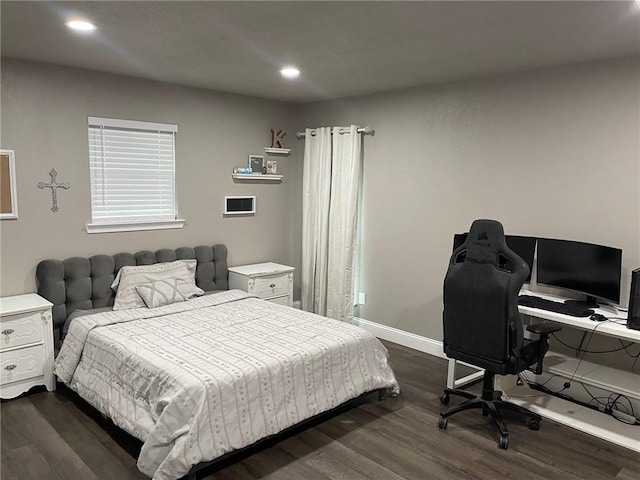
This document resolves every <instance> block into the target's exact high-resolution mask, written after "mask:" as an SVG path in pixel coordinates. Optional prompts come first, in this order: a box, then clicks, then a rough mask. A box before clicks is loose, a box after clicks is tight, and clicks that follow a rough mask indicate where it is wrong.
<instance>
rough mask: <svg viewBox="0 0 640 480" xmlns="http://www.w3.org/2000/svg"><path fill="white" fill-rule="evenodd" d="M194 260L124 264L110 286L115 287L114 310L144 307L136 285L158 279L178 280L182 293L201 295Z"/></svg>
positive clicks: (191, 295) (189, 295)
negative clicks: (134, 264) (135, 264)
mask: <svg viewBox="0 0 640 480" xmlns="http://www.w3.org/2000/svg"><path fill="white" fill-rule="evenodd" d="M195 270H196V261H195V260H176V261H175V262H168V263H155V264H153V265H138V266H125V267H122V268H121V269H120V271H119V272H118V275H117V276H116V278H115V280H114V281H113V283H112V284H111V288H114V289H115V288H117V291H116V298H115V302H114V304H113V309H114V310H126V309H128V308H140V307H144V306H145V303H144V301H143V300H142V298H141V297H140V295H139V294H138V292H137V291H136V285H141V284H146V283H152V282H155V281H158V280H171V279H178V280H180V282H179V285H180V289H181V291H182V293H184V294H185V295H187V298H191V297H193V296H196V295H202V294H203V293H204V291H203V290H201V289H200V288H198V287H196V283H195Z"/></svg>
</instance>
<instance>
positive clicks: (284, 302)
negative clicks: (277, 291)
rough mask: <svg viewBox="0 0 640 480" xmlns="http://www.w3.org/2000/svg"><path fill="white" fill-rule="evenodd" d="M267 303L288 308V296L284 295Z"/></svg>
mask: <svg viewBox="0 0 640 480" xmlns="http://www.w3.org/2000/svg"><path fill="white" fill-rule="evenodd" d="M267 302H271V303H277V304H278V305H286V306H287V307H289V306H290V305H289V295H285V296H283V297H276V298H270V299H269V300H267Z"/></svg>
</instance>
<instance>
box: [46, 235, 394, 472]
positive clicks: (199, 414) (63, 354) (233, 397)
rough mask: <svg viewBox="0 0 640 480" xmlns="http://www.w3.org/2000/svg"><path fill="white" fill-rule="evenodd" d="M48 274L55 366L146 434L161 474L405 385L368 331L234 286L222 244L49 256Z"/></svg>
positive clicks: (144, 463)
mask: <svg viewBox="0 0 640 480" xmlns="http://www.w3.org/2000/svg"><path fill="white" fill-rule="evenodd" d="M149 272H152V273H149ZM158 272H160V273H158ZM156 274H157V275H158V276H157V275H156ZM36 276H37V280H38V292H39V293H40V295H42V296H44V297H45V298H47V299H48V300H49V301H51V302H52V303H53V304H54V307H53V316H54V326H55V327H56V328H58V329H59V330H60V331H64V334H62V335H61V336H62V337H63V341H62V345H61V348H60V351H59V353H58V355H57V357H56V361H55V373H56V375H57V376H58V378H59V380H60V381H62V382H63V383H65V384H66V385H67V386H68V387H70V388H71V389H72V390H74V391H75V392H76V393H78V394H79V395H80V397H82V398H83V399H84V400H85V401H87V402H88V403H89V404H91V405H92V406H93V407H94V408H96V409H97V410H98V411H100V412H101V413H102V414H104V415H106V416H107V417H109V418H110V419H111V420H112V421H113V422H114V423H115V424H116V425H117V426H118V427H120V428H122V429H123V430H125V431H126V432H128V433H129V434H131V435H133V436H134V437H136V438H138V439H139V440H141V441H142V442H143V444H142V449H141V452H140V455H139V457H138V468H139V469H140V471H142V472H143V473H144V474H146V475H147V476H149V477H151V478H153V479H154V480H170V479H178V478H182V477H184V476H189V477H190V478H193V479H195V475H196V473H195V472H197V471H198V468H200V467H201V466H203V465H210V462H212V461H215V460H216V459H220V458H228V457H229V455H233V452H238V451H242V450H243V449H246V448H247V447H249V446H251V445H255V444H256V443H257V442H260V441H263V440H264V439H266V438H273V437H274V436H276V435H278V434H279V433H280V432H283V431H287V430H289V429H291V428H292V427H293V426H295V425H299V424H301V423H303V422H305V421H307V420H308V419H310V418H314V417H316V416H317V415H319V414H321V413H323V412H327V411H330V410H332V409H334V408H336V407H338V406H340V405H343V404H344V403H345V402H348V401H350V400H353V399H355V398H358V397H359V396H361V395H362V394H365V393H367V392H373V391H381V392H388V393H389V394H391V395H397V394H398V392H399V387H398V384H397V381H396V379H395V376H394V374H393V371H392V369H391V367H390V365H389V361H388V356H387V351H386V349H385V347H384V346H383V345H382V344H381V343H380V342H379V341H378V340H377V339H376V338H375V337H374V336H373V335H372V334H370V333H369V332H367V331H365V330H362V329H360V328H358V327H356V326H354V325H351V324H347V323H344V322H338V321H336V320H331V319H328V318H325V317H321V316H319V315H315V314H312V313H308V312H304V311H301V310H296V309H293V308H290V307H287V306H283V305H278V304H275V303H270V302H267V301H265V300H261V299H259V298H256V297H254V296H251V295H249V294H247V293H246V292H242V291H240V290H229V289H228V288H229V287H228V281H227V277H228V270H227V249H226V247H225V246H223V245H216V246H213V247H206V246H203V247H196V248H181V249H176V250H170V249H163V250H159V251H157V252H150V251H144V252H138V253H136V254H117V255H113V256H109V255H96V256H93V257H91V258H82V257H73V258H71V259H67V260H64V261H58V260H45V261H43V262H41V263H40V264H39V265H38V268H37V269H36ZM165 277H167V278H169V280H170V281H165V280H166V279H165ZM158 278H159V279H158ZM189 282H191V283H189ZM166 284H170V286H167V285H166ZM111 285H114V286H115V287H114V288H111ZM171 286H173V290H171V288H170V287H171ZM161 289H167V291H168V292H169V293H167V291H163V292H162V294H159V293H158V292H159V291H161ZM149 290H151V291H153V293H154V295H155V296H153V295H152V296H151V297H150V295H149ZM132 292H134V293H132ZM172 295H173V296H172ZM167 299H169V301H167ZM147 302H149V303H148V305H149V306H147Z"/></svg>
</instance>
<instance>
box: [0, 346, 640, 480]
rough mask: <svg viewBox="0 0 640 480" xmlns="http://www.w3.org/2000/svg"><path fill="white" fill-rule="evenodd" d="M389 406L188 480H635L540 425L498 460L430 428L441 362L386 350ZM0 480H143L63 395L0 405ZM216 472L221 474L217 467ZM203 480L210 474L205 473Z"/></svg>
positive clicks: (633, 465)
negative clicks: (391, 388) (394, 391)
mask: <svg viewBox="0 0 640 480" xmlns="http://www.w3.org/2000/svg"><path fill="white" fill-rule="evenodd" d="M385 345H386V346H387V348H388V350H389V354H390V356H391V360H392V363H393V366H394V370H395V372H396V375H397V377H398V380H399V382H400V385H401V388H402V394H401V396H400V397H399V398H389V399H387V400H384V401H381V402H378V401H376V400H375V398H374V397H372V398H371V399H370V400H366V401H362V402H359V403H358V405H357V406H355V407H354V408H352V409H349V410H347V411H344V412H342V413H339V414H336V415H335V416H333V417H332V418H330V419H328V420H326V421H324V422H322V423H320V424H318V425H316V426H311V427H310V428H308V429H306V430H304V431H301V432H299V433H296V434H295V435H292V436H290V437H289V438H287V439H284V440H282V441H280V442H278V443H275V444H270V446H266V447H265V448H263V449H261V450H258V451H257V452H254V453H252V452H249V453H248V454H247V456H246V458H244V459H242V460H240V461H237V462H235V463H231V464H228V466H225V467H224V468H222V467H218V468H220V469H219V470H218V471H215V469H213V470H209V471H205V472H201V473H200V474H199V475H198V479H199V480H204V479H206V480H213V479H214V478H215V480H258V479H261V480H289V479H294V478H295V479H305V480H307V479H309V480H367V479H376V480H377V479H385V480H416V479H423V478H429V479H445V480H450V479H452V478H455V479H460V480H465V479H474V480H484V479H486V480H489V479H491V480H493V479H496V478H517V479H519V480H538V479H545V480H577V479H586V480H614V479H617V480H631V479H632V478H633V479H634V480H635V479H637V478H640V455H638V454H637V453H635V452H633V451H631V450H627V449H624V448H622V447H618V446H616V445H613V444H610V443H607V442H605V441H603V440H600V439H597V438H595V437H592V436H590V435H587V434H584V433H581V432H579V431H577V430H573V429H571V428H569V427H567V426H564V425H560V424H557V423H554V422H551V421H548V420H543V422H542V425H541V429H540V431H530V430H529V429H528V428H527V426H526V424H525V423H524V422H522V421H521V420H520V419H515V418H514V419H511V418H507V424H508V428H509V433H510V439H511V440H510V446H509V449H508V450H501V449H499V448H498V447H497V439H498V434H497V431H496V429H495V427H494V425H493V424H492V423H491V422H490V421H489V420H488V419H487V418H485V417H483V416H482V415H481V414H480V413H479V412H477V411H476V412H465V413H464V414H460V415H456V416H454V417H452V418H451V419H450V421H449V426H448V428H447V430H445V431H442V430H440V429H438V427H437V420H438V417H439V414H440V411H441V410H443V409H444V406H443V405H442V404H441V403H440V401H439V396H440V393H441V392H442V388H443V386H444V384H445V382H446V371H447V362H446V361H445V360H443V359H439V358H434V357H432V356H429V355H426V354H423V353H421V352H417V351H415V350H411V349H408V348H405V347H402V346H399V345H394V344H392V343H388V342H385ZM0 413H1V419H0V426H1V435H2V443H1V444H0V452H1V463H0V475H1V477H2V479H3V480H22V479H29V480H32V479H40V478H42V479H45V478H46V479H47V480H49V479H50V480H57V479H65V480H68V479H74V480H75V479H80V478H82V479H83V480H85V479H86V480H91V479H94V478H95V479H101V480H103V479H105V480H110V479H114V480H115V479H118V480H119V479H124V480H143V479H145V478H146V477H145V476H144V475H143V474H142V473H140V472H139V471H138V470H137V468H136V457H137V455H138V452H139V448H140V442H138V441H137V440H135V439H133V438H132V437H130V436H129V435H127V434H126V433H124V432H123V431H121V430H119V429H118V428H117V427H115V426H114V425H113V424H112V423H111V422H110V421H108V420H105V419H104V418H103V417H102V416H101V415H100V414H98V413H97V412H96V411H95V410H94V409H92V408H91V407H89V406H88V405H87V404H86V403H85V402H84V401H82V400H80V399H78V398H77V396H76V395H75V394H74V393H73V392H71V391H70V390H68V389H66V388H65V387H62V388H59V389H58V391H57V392H44V391H40V392H33V393H30V394H28V395H25V396H22V397H20V398H17V399H14V400H10V401H5V402H2V403H1V404H0ZM225 465H227V464H225ZM212 472H213V473H212Z"/></svg>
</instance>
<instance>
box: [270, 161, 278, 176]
mask: <svg viewBox="0 0 640 480" xmlns="http://www.w3.org/2000/svg"><path fill="white" fill-rule="evenodd" d="M276 173H278V162H277V161H276V160H267V174H269V175H275V174H276Z"/></svg>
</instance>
